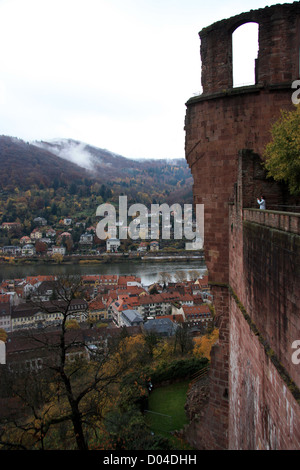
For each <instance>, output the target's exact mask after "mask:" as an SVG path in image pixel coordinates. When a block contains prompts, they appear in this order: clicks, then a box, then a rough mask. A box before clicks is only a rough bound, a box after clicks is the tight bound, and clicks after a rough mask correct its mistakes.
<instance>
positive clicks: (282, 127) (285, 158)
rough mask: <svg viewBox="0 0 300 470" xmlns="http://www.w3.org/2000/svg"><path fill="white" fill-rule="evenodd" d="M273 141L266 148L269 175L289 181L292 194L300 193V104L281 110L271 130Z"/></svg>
mask: <svg viewBox="0 0 300 470" xmlns="http://www.w3.org/2000/svg"><path fill="white" fill-rule="evenodd" d="M271 134H272V141H271V142H269V143H268V145H267V146H266V148H265V152H264V157H265V168H266V169H267V171H268V173H267V174H268V176H271V177H273V178H274V179H275V180H276V181H284V182H285V183H287V185H288V188H289V191H290V194H292V195H298V194H300V106H299V105H298V106H296V109H294V110H293V111H281V116H280V118H279V119H278V120H277V121H276V122H275V124H274V125H273V127H272V130H271Z"/></svg>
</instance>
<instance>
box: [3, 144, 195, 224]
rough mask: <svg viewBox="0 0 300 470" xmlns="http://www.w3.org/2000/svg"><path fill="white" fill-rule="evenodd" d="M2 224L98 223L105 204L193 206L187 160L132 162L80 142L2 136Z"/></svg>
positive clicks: (191, 180) (190, 177)
mask: <svg viewBox="0 0 300 470" xmlns="http://www.w3.org/2000/svg"><path fill="white" fill-rule="evenodd" d="M0 165H1V172H0V223H2V222H10V221H14V220H15V219H16V218H18V219H19V220H20V221H21V222H23V220H24V219H27V223H28V221H29V220H31V219H32V217H37V216H43V217H45V218H46V219H47V220H49V221H50V223H55V222H57V219H58V218H59V217H67V216H72V217H76V218H77V219H78V220H84V219H86V218H87V217H91V218H92V219H91V221H93V219H94V215H95V212H96V207H97V206H98V205H99V204H101V203H102V202H112V203H116V204H117V203H118V197H119V195H121V194H123V195H127V197H128V203H129V204H132V203H135V202H139V203H142V204H146V205H147V206H148V207H150V205H151V204H152V203H159V204H162V203H163V202H167V203H168V204H172V203H174V202H177V203H180V204H184V203H192V184H193V179H192V176H191V172H190V169H189V168H188V165H187V163H186V161H185V160H184V159H175V160H172V161H171V160H148V159H145V160H133V159H128V158H125V157H122V156H121V155H116V154H114V153H113V152H110V151H108V150H103V149H99V148H96V147H92V146H90V145H87V144H84V143H82V142H78V141H74V140H70V139H63V140H59V141H52V142H35V143H34V144H30V143H26V142H24V141H22V140H20V139H17V138H12V137H8V136H0Z"/></svg>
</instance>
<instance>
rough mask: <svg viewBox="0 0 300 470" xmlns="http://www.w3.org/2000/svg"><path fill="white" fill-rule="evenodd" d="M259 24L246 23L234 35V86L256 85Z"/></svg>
mask: <svg viewBox="0 0 300 470" xmlns="http://www.w3.org/2000/svg"><path fill="white" fill-rule="evenodd" d="M258 29H259V28H258V24H257V23H252V22H251V23H245V24H243V25H241V26H239V27H238V28H237V29H236V30H235V31H234V32H233V34H232V69H233V86H234V87H241V86H248V85H255V83H256V78H255V65H256V59H257V56H258Z"/></svg>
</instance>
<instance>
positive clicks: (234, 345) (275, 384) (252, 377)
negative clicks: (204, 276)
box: [229, 298, 300, 450]
mask: <svg viewBox="0 0 300 470" xmlns="http://www.w3.org/2000/svg"><path fill="white" fill-rule="evenodd" d="M241 348H242V353H241ZM298 367H300V366H298ZM229 370H230V404H229V409H230V416H229V421H230V426H229V449H237V450H240V449H242V450H251V449H271V450H274V449H287V450H299V449H300V425H299V424H300V407H299V404H298V403H297V402H296V400H295V398H294V396H293V395H292V393H291V391H290V390H289V388H288V387H287V385H286V384H285V383H284V382H283V380H282V378H281V376H280V374H279V373H278V370H277V369H276V367H275V366H274V364H273V363H272V361H271V359H270V358H269V357H268V355H267V354H266V353H265V349H264V347H263V345H262V344H261V343H260V341H259V339H258V337H257V336H256V335H255V334H254V333H253V332H252V331H251V329H250V326H249V325H248V323H247V322H246V321H245V319H244V317H243V315H242V313H241V311H240V309H239V308H238V306H237V304H236V302H235V300H234V299H233V298H231V301H230V368H229Z"/></svg>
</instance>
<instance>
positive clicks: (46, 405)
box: [0, 276, 142, 450]
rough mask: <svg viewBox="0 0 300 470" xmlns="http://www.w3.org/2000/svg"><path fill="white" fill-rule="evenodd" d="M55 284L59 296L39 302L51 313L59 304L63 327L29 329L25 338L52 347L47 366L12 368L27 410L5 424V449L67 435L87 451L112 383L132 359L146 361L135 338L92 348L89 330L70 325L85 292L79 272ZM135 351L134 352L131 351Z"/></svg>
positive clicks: (15, 389)
mask: <svg viewBox="0 0 300 470" xmlns="http://www.w3.org/2000/svg"><path fill="white" fill-rule="evenodd" d="M55 285H56V288H55V289H56V292H55V296H54V297H55V300H53V301H51V302H50V303H48V304H47V306H45V305H44V304H42V303H38V302H36V303H35V305H37V306H39V307H40V308H43V309H44V311H45V312H46V313H47V312H48V311H49V312H52V311H53V307H55V309H56V310H55V311H57V312H58V311H59V313H60V321H59V325H58V327H57V328H56V329H55V330H53V331H48V329H46V328H45V329H43V330H41V331H40V332H38V333H37V332H36V331H30V332H28V334H27V337H26V340H27V341H31V342H32V345H33V347H34V348H36V349H39V350H42V351H47V354H46V356H45V358H44V360H43V365H42V367H40V368H37V369H35V370H32V369H31V368H30V369H29V370H26V371H24V373H23V374H21V373H19V374H15V373H14V371H13V369H12V371H9V370H8V371H7V383H8V384H9V389H10V391H11V394H12V395H13V396H15V397H17V398H18V400H19V402H20V403H21V404H22V407H23V410H24V411H23V412H22V413H21V414H20V415H19V416H17V417H14V418H13V419H12V420H11V421H10V422H6V426H5V427H3V428H2V429H4V431H3V432H2V435H0V445H2V447H3V448H17V446H18V445H19V448H27V449H35V448H37V449H39V448H42V449H44V448H47V447H49V446H50V445H56V446H57V445H60V443H59V444H57V442H56V443H55V444H53V439H54V437H55V436H56V440H57V439H59V438H58V437H57V436H62V435H64V438H65V439H66V440H67V438H68V439H69V440H70V442H71V444H69V446H70V448H73V447H72V446H75V448H77V449H79V450H87V449H88V447H89V436H91V434H93V436H94V437H95V436H97V432H98V427H99V426H98V423H99V421H101V419H102V418H103V416H104V414H105V409H106V406H107V402H108V401H109V400H110V396H111V389H112V387H114V386H116V384H118V383H119V381H120V378H121V376H122V374H123V373H124V371H125V370H130V369H134V366H133V363H137V362H138V363H140V361H141V360H142V358H141V344H140V343H139V344H138V347H135V348H134V347H131V342H133V345H134V344H135V342H134V341H133V340H128V341H127V342H126V343H125V344H124V346H121V345H120V342H110V343H108V342H107V341H105V340H103V341H102V342H100V343H99V344H98V345H97V347H92V346H91V345H90V344H89V342H87V341H86V339H85V337H86V333H85V330H84V329H81V328H70V321H71V319H72V316H73V311H72V309H71V308H70V306H71V303H72V300H74V299H75V298H76V297H77V295H78V292H80V290H81V282H80V276H67V277H64V278H60V279H59V280H58V282H56V284H55ZM121 341H122V339H121ZM130 351H135V353H132V354H129V353H130ZM0 427H1V426H0ZM64 429H65V431H63V430H64ZM51 443H52V444H51ZM72 443H73V444H72ZM50 448H51V447H50ZM60 448H61V447H60Z"/></svg>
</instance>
